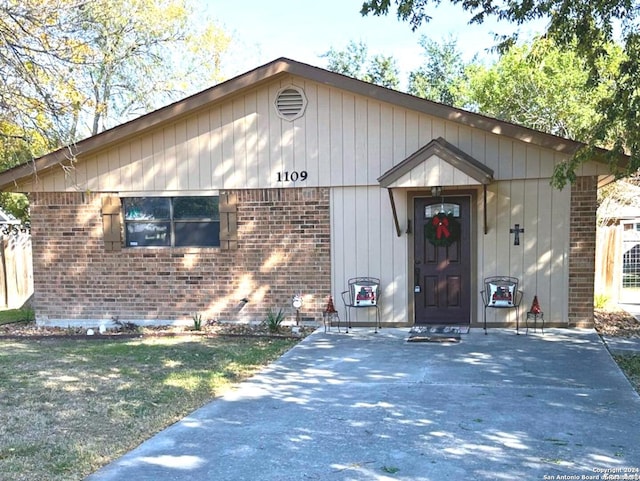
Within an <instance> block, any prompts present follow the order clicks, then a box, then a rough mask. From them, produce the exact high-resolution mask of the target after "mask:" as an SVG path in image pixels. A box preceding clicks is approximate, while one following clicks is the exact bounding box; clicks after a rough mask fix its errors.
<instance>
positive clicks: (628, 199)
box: [595, 179, 640, 304]
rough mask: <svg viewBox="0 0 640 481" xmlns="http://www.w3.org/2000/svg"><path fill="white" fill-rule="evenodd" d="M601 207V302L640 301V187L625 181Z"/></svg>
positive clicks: (611, 190)
mask: <svg viewBox="0 0 640 481" xmlns="http://www.w3.org/2000/svg"><path fill="white" fill-rule="evenodd" d="M608 191H609V195H608V196H606V197H604V198H603V199H602V201H601V203H600V205H599V206H598V219H599V220H598V231H597V242H596V279H595V291H596V292H597V293H598V295H599V297H600V299H598V300H599V301H600V302H601V303H604V302H609V303H611V304H617V303H623V304H624V303H636V302H637V301H638V299H640V186H639V185H637V183H636V182H629V181H628V180H626V179H621V180H618V181H617V182H615V183H614V184H611V186H610V187H609V188H608Z"/></svg>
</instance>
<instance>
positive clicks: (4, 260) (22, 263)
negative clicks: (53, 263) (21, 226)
mask: <svg viewBox="0 0 640 481" xmlns="http://www.w3.org/2000/svg"><path fill="white" fill-rule="evenodd" d="M0 239H1V240H2V244H1V245H0V309H16V308H19V307H22V306H23V305H24V303H25V302H26V301H27V300H28V299H29V297H31V295H32V294H33V261H32V257H31V234H30V233H28V232H11V233H8V234H2V235H1V236H0Z"/></svg>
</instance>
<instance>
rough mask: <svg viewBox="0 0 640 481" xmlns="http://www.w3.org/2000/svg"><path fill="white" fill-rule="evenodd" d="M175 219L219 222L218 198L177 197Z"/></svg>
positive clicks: (174, 208)
mask: <svg viewBox="0 0 640 481" xmlns="http://www.w3.org/2000/svg"><path fill="white" fill-rule="evenodd" d="M173 218H174V219H212V220H219V219H220V215H219V211H218V197H176V198H175V199H174V201H173Z"/></svg>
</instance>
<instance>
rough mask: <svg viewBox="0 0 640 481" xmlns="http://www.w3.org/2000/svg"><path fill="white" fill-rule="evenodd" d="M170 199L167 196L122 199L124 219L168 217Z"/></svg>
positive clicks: (160, 218)
mask: <svg viewBox="0 0 640 481" xmlns="http://www.w3.org/2000/svg"><path fill="white" fill-rule="evenodd" d="M170 204H171V199H170V198H168V197H132V198H128V199H124V218H125V220H162V219H169V218H170V213H171V210H170V209H171V208H170Z"/></svg>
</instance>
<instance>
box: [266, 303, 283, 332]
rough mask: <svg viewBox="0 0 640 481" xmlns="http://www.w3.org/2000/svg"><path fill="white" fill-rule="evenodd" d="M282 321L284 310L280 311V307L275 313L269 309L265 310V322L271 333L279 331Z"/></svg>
mask: <svg viewBox="0 0 640 481" xmlns="http://www.w3.org/2000/svg"><path fill="white" fill-rule="evenodd" d="M282 321H284V312H282V309H280V310H279V311H278V313H277V314H276V313H274V312H273V311H272V310H271V309H269V311H267V318H266V319H265V322H266V324H267V329H269V332H272V333H273V332H278V331H280V325H281V324H282Z"/></svg>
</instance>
